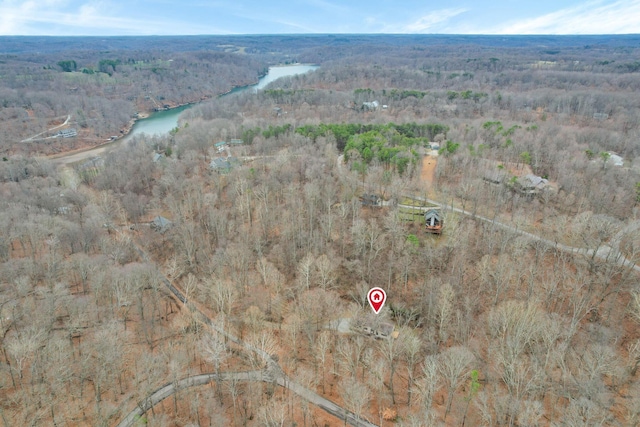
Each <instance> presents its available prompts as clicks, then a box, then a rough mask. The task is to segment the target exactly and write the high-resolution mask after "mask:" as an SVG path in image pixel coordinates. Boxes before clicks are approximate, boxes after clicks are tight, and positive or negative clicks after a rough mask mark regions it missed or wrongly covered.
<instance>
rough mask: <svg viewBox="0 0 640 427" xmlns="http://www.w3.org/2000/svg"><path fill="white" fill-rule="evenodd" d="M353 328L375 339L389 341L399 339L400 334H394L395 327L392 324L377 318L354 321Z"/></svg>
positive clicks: (369, 317) (370, 317)
mask: <svg viewBox="0 0 640 427" xmlns="http://www.w3.org/2000/svg"><path fill="white" fill-rule="evenodd" d="M351 328H352V329H353V330H355V331H357V332H360V333H363V334H365V335H369V336H371V337H374V338H380V339H389V338H397V337H398V334H397V333H396V332H394V330H395V326H394V325H393V324H392V323H388V322H383V321H381V320H379V319H378V318H377V317H376V316H366V317H365V318H360V319H352V322H351Z"/></svg>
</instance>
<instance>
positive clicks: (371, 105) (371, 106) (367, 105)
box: [362, 101, 380, 111]
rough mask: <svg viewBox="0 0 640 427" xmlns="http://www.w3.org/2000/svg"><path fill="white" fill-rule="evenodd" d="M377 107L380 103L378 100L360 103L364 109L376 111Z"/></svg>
mask: <svg viewBox="0 0 640 427" xmlns="http://www.w3.org/2000/svg"><path fill="white" fill-rule="evenodd" d="M379 107H380V103H379V102H378V101H372V102H363V103H362V109H363V110H364V111H377V110H378V108H379Z"/></svg>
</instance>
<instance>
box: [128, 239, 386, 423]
mask: <svg viewBox="0 0 640 427" xmlns="http://www.w3.org/2000/svg"><path fill="white" fill-rule="evenodd" d="M135 248H136V251H137V252H138V253H139V254H140V256H141V257H142V259H144V260H145V261H147V262H148V263H150V264H152V265H155V264H154V263H153V262H152V261H151V259H150V257H149V256H148V255H147V253H146V252H144V251H143V250H142V249H141V248H139V247H138V246H137V245H135ZM156 269H157V271H158V273H159V274H160V277H161V281H162V282H163V283H164V285H165V286H167V288H168V289H169V291H170V292H171V293H172V294H173V295H174V296H175V297H176V298H177V299H178V300H180V301H181V302H182V303H184V304H185V305H187V306H188V307H189V309H190V310H191V311H193V312H194V313H195V314H196V315H197V316H198V317H199V318H200V320H201V321H202V322H204V323H206V324H207V325H208V326H209V327H210V328H211V329H213V330H215V331H216V332H217V333H219V334H220V335H222V336H224V337H226V338H227V339H228V340H229V341H231V342H233V343H235V344H237V345H239V346H241V347H243V348H244V349H245V350H247V351H249V352H253V353H255V354H257V355H259V356H260V357H261V358H262V360H264V361H265V363H266V368H265V370H263V371H253V373H252V374H251V375H257V374H256V373H255V372H260V374H261V376H260V379H259V381H267V382H273V383H276V384H278V385H280V386H282V387H285V388H287V389H289V390H291V391H292V392H294V393H296V394H297V395H298V396H300V397H302V398H303V399H306V400H307V401H309V403H311V404H313V405H316V406H318V407H319V408H321V409H323V410H324V411H325V412H327V413H329V414H331V415H333V416H335V417H337V418H339V419H340V420H342V421H346V422H347V423H348V424H350V425H352V426H353V427H376V425H375V424H372V423H370V422H368V421H366V420H363V419H361V418H359V417H357V416H356V414H354V413H353V412H351V411H348V410H346V409H345V408H343V407H341V406H339V405H337V404H335V403H334V402H332V401H330V400H328V399H325V398H324V397H322V396H320V395H319V394H318V393H316V392H314V391H312V390H309V389H308V388H306V387H303V386H302V385H300V384H298V383H297V382H295V381H293V380H292V379H291V378H289V376H287V374H285V373H284V371H283V370H282V368H281V367H280V365H279V364H278V362H277V360H275V358H273V357H272V356H271V355H270V354H269V353H267V352H265V351H263V350H262V349H260V348H258V347H256V346H254V345H251V344H249V343H247V342H245V341H243V340H241V339H239V338H238V337H236V336H235V335H233V334H231V333H229V332H227V331H226V330H224V328H222V327H220V326H219V325H218V324H216V323H215V322H214V321H213V320H211V318H209V317H207V316H206V315H205V314H204V313H203V312H202V311H201V310H200V309H198V307H196V306H195V305H194V304H190V303H189V302H188V301H187V299H186V298H185V296H184V294H183V293H182V292H181V291H180V290H179V289H178V288H176V287H175V286H174V285H173V284H172V283H171V282H170V281H169V279H168V278H167V277H165V276H164V275H163V274H162V273H161V272H160V269H159V268H158V267H157V266H156ZM248 374H249V373H229V374H224V375H229V376H230V377H227V379H230V378H234V376H236V375H248ZM205 377H207V378H209V380H208V381H207V382H210V381H212V380H214V379H215V378H216V376H215V375H214V374H204V376H200V375H198V376H196V377H190V378H198V380H197V381H196V383H194V384H193V385H191V386H194V385H201V384H199V383H198V381H204V380H205ZM238 378H239V377H238ZM221 379H223V378H222V375H221ZM249 380H251V381H254V380H253V379H247V381H249ZM183 381H185V383H184V384H185V385H186V384H189V381H195V380H190V379H189V378H185V379H184V380H183ZM255 381H258V379H255ZM202 384H206V382H205V383H202ZM172 387H173V386H172V385H171V384H168V385H165V386H163V387H162V388H160V389H159V390H157V391H156V392H154V393H153V394H152V395H151V396H155V397H153V399H159V400H158V402H159V401H161V400H162V399H165V398H166V397H167V396H170V395H171V394H172V393H175V392H176V391H178V390H180V389H181V388H180V387H178V388H177V389H176V388H175V387H174V388H172ZM171 390H173V391H171ZM166 393H169V394H166ZM156 394H157V395H156ZM165 394H166V395H165ZM162 396H164V397H162ZM149 399H151V397H148V398H147V399H145V400H144V401H143V402H142V403H141V404H140V405H138V407H137V408H136V409H134V410H133V411H132V412H131V413H129V415H127V417H126V418H125V420H126V419H129V417H133V418H131V420H133V419H134V418H135V417H136V415H142V414H143V413H145V412H146V411H147V410H149V409H150V408H151V406H153V405H151V406H148V407H146V404H145V402H152V400H149ZM141 407H142V408H146V409H144V411H142V412H137V411H138V410H141ZM125 420H123V421H122V422H124V421H125ZM122 422H121V423H120V424H118V427H120V426H130V425H132V424H122Z"/></svg>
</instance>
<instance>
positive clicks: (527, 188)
mask: <svg viewBox="0 0 640 427" xmlns="http://www.w3.org/2000/svg"><path fill="white" fill-rule="evenodd" d="M548 188H549V181H548V180H546V179H545V178H542V177H539V176H537V175H533V174H527V175H524V176H521V177H520V178H518V179H517V180H516V182H515V189H516V191H518V192H519V193H521V194H525V195H528V196H533V195H536V194H539V193H541V192H543V191H545V190H546V189H548Z"/></svg>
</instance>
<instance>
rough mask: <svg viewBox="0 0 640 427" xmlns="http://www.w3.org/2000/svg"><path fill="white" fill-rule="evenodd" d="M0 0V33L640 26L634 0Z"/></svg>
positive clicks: (497, 31) (622, 30)
mask: <svg viewBox="0 0 640 427" xmlns="http://www.w3.org/2000/svg"><path fill="white" fill-rule="evenodd" d="M440 5H441V3H435V2H424V1H419V0H407V1H405V2H403V4H402V6H401V7H398V6H397V4H395V3H392V2H389V1H388V0H370V1H363V0H353V1H350V2H348V3H346V4H343V3H339V2H332V1H329V0H293V1H287V2H286V3H285V2H283V1H281V0H273V1H272V2H258V1H255V0H239V1H236V2H227V1H212V2H203V1H201V0H187V1H185V2H182V3H179V4H178V3H175V2H169V1H166V0H161V1H150V0H136V1H132V2H131V1H129V2H124V1H123V0H42V1H35V0H0V35H4V36H103V37H104V36H143V35H158V36H165V35H269V34H440V35H617V34H638V33H640V0H631V1H624V0H594V1H589V2H586V3H585V2H583V1H579V0H568V1H561V2H557V1H550V0H541V1H538V2H519V1H516V0H499V1H487V0H478V1H471V0H451V1H450V2H448V3H447V6H446V7H441V6H440Z"/></svg>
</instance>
